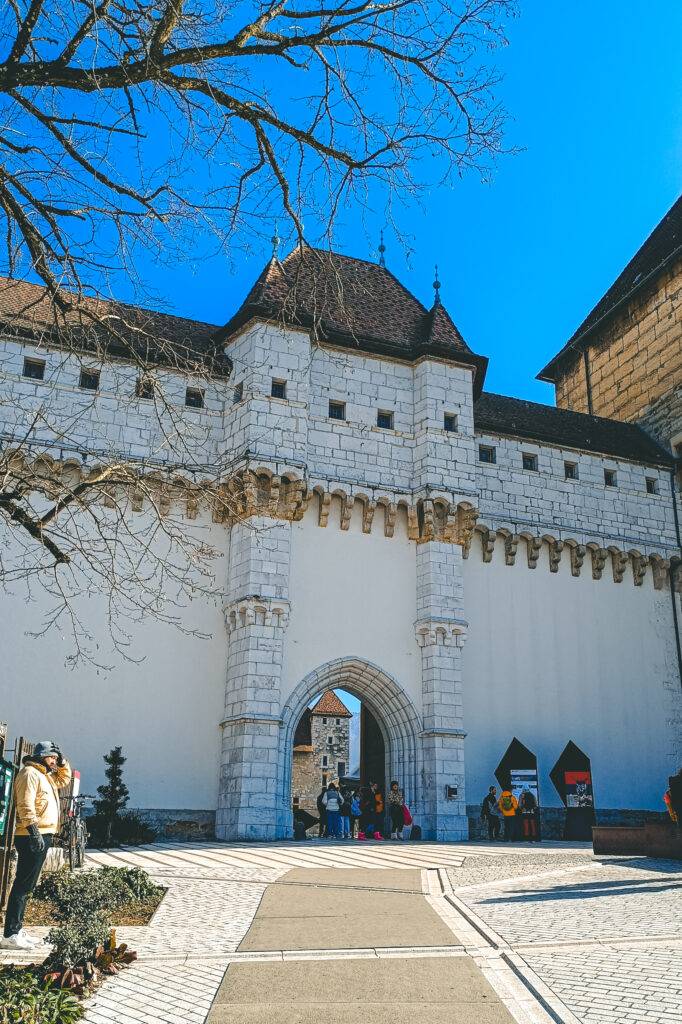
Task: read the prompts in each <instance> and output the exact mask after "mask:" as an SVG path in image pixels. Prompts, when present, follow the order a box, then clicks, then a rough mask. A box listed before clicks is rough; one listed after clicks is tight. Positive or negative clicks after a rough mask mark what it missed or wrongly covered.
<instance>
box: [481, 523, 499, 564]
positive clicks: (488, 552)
mask: <svg viewBox="0 0 682 1024" xmlns="http://www.w3.org/2000/svg"><path fill="white" fill-rule="evenodd" d="M477 530H478V533H479V535H480V538H481V552H482V554H483V561H484V562H492V560H493V552H494V550H495V541H496V539H497V538H496V535H495V532H494V531H493V530H489V529H488V527H487V526H478V527H477Z"/></svg>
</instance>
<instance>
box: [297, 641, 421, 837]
mask: <svg viewBox="0 0 682 1024" xmlns="http://www.w3.org/2000/svg"><path fill="white" fill-rule="evenodd" d="M334 689H343V690H345V691H346V692H347V693H350V694H352V695H353V696H355V697H357V698H358V700H360V701H362V704H363V707H364V708H366V709H367V711H368V712H369V713H370V715H371V717H372V719H373V720H374V722H375V723H376V726H377V727H378V729H379V731H380V733H381V738H382V740H383V746H384V757H385V772H386V775H387V776H388V777H389V778H395V779H398V780H399V781H400V783H401V785H402V787H403V789H404V792H405V798H406V800H407V802H408V804H409V806H410V808H411V810H412V812H413V814H414V815H415V818H417V820H418V818H419V816H421V815H422V812H423V798H422V786H423V781H424V780H423V771H422V764H423V759H422V731H423V730H422V725H421V721H420V719H419V716H418V714H417V712H416V711H415V709H414V707H413V705H412V702H411V701H410V699H409V697H408V696H407V694H406V693H405V692H404V690H403V689H402V688H401V687H400V686H399V685H398V683H397V682H396V681H395V679H393V678H391V676H389V675H388V674H387V673H386V672H384V671H382V669H380V668H379V667H378V666H377V665H373V664H371V663H370V662H368V661H365V660H363V659H360V658H353V657H351V658H341V659H338V660H336V661H331V662H328V663H327V664H326V665H322V666H321V667H320V668H318V669H316V670H315V671H314V672H311V673H310V674H309V675H307V676H306V677H305V679H303V680H302V682H301V683H299V685H298V686H297V687H296V689H295V690H294V692H293V693H292V694H291V696H290V697H289V700H288V701H287V703H286V704H285V706H284V708H283V710H282V728H281V740H280V744H281V745H280V759H279V763H280V765H282V767H283V771H282V772H281V778H280V785H279V786H278V793H277V804H278V812H279V813H278V832H279V834H280V835H281V836H286V837H288V836H291V835H292V834H293V818H292V810H291V792H292V790H291V784H292V764H293V758H292V751H293V745H294V735H295V732H296V729H297V727H298V725H299V723H300V721H301V718H302V716H303V715H304V714H305V711H306V709H307V708H308V706H309V704H310V702H311V701H312V700H313V698H315V697H316V696H318V695H319V694H320V693H321V692H323V691H325V690H334Z"/></svg>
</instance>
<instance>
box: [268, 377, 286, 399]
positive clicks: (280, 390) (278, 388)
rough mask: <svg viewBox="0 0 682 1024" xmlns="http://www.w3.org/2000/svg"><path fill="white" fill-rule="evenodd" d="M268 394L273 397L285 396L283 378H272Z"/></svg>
mask: <svg viewBox="0 0 682 1024" xmlns="http://www.w3.org/2000/svg"><path fill="white" fill-rule="evenodd" d="M270 394H271V395H272V397H273V398H286V397H287V382H286V381H285V380H273V382H272V387H271V389H270Z"/></svg>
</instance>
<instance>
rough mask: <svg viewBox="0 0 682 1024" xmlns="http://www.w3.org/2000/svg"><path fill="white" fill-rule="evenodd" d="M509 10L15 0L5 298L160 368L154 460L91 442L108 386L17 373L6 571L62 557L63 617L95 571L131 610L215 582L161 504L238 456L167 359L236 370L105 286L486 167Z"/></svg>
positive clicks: (494, 150)
mask: <svg viewBox="0 0 682 1024" xmlns="http://www.w3.org/2000/svg"><path fill="white" fill-rule="evenodd" d="M514 10H515V2H514V0H332V2H329V0H275V2H273V0H261V2H258V0H243V2H229V0H191V2H187V0H8V2H7V3H6V4H5V5H3V10H2V13H0V40H2V41H3V42H2V43H1V44H0V45H1V46H2V52H1V54H0V56H1V58H2V63H0V97H1V98H2V99H1V100H0V104H1V106H0V219H1V221H2V238H3V241H4V260H3V262H4V263H5V267H6V271H7V273H8V274H9V276H10V277H18V276H21V275H22V274H30V275H32V276H33V277H34V278H37V279H38V280H39V281H40V282H41V286H42V291H41V293H40V294H37V293H33V294H32V296H27V295H23V294H22V296H21V297H20V301H18V302H17V303H15V304H14V305H13V306H12V309H11V311H10V312H11V313H12V315H13V316H12V317H9V318H8V315H7V314H6V313H5V314H3V324H4V333H5V334H6V333H7V331H9V332H10V334H12V333H13V334H14V336H15V337H16V338H19V339H21V338H22V337H24V336H28V335H30V336H31V338H32V341H33V343H35V341H36V326H35V323H34V321H35V320H36V314H39V315H37V320H38V328H37V331H38V339H37V340H38V343H39V344H42V345H46V346H48V347H51V350H52V351H59V352H60V353H61V354H62V358H63V361H64V365H66V363H67V362H68V360H69V358H70V357H73V356H77V357H78V358H79V359H82V357H83V354H84V353H85V354H87V357H88V358H89V359H90V360H91V361H93V362H94V363H95V364H98V365H102V364H104V363H106V362H107V361H108V360H110V359H112V358H116V359H119V360H121V361H122V362H124V363H125V364H126V365H128V366H132V367H133V369H134V371H135V374H136V375H137V377H138V378H139V380H141V381H143V382H145V381H147V382H149V386H150V388H151V392H150V398H151V401H152V402H153V404H154V409H155V415H156V419H157V423H158V439H159V440H158V444H157V448H158V451H154V450H153V449H152V450H151V451H149V452H148V453H147V456H146V461H145V459H142V457H141V456H140V458H139V459H136V458H134V457H132V455H131V453H130V452H128V451H125V450H123V449H121V448H120V447H117V446H116V443H115V441H114V440H113V439H112V437H111V434H110V433H109V434H107V437H106V444H105V443H104V441H105V439H104V433H106V432H103V441H102V445H101V447H100V449H98V450H96V451H95V450H93V445H90V446H88V445H87V444H85V443H84V441H83V430H82V429H81V425H82V423H83V422H85V421H86V420H87V422H88V423H89V424H91V423H92V411H93V409H92V405H90V406H89V405H88V403H86V402H81V403H80V404H78V403H77V404H76V407H75V408H74V409H71V410H70V411H69V412H67V411H65V409H64V407H63V402H60V401H58V400H57V399H56V398H55V399H54V401H52V400H51V399H50V397H49V394H48V393H47V392H45V396H43V397H41V399H40V401H36V402H33V403H31V404H30V408H24V409H22V410H21V411H20V412H18V411H17V408H16V402H15V400H14V397H13V394H12V389H11V388H9V391H8V390H7V389H5V395H4V399H3V405H2V407H1V409H0V411H2V412H3V416H2V419H3V421H4V424H3V427H2V432H3V436H2V440H1V443H2V448H1V449H0V521H2V522H3V523H4V524H5V527H6V528H7V529H8V530H9V531H10V533H11V536H12V537H13V539H15V540H16V539H17V538H20V539H21V544H20V545H19V549H18V554H17V552H16V551H15V552H14V554H12V555H9V554H5V555H3V556H2V561H1V562H0V574H1V575H2V577H3V579H4V582H5V583H6V584H7V583H10V584H11V583H12V581H14V580H16V579H18V578H22V579H23V580H29V581H30V580H32V579H33V578H35V579H36V580H40V581H42V582H44V580H45V577H46V574H47V577H48V578H49V586H50V588H51V592H52V593H53V594H55V595H56V597H57V599H58V600H57V605H58V607H59V609H60V611H59V612H58V613H56V614H58V615H61V614H64V609H66V608H69V611H68V614H69V615H72V614H74V613H73V611H72V607H71V606H70V605H69V601H70V599H71V597H72V596H73V594H74V593H80V594H87V593H88V592H89V591H90V589H91V588H94V589H98V590H100V591H102V592H104V593H108V594H110V595H111V594H113V595H114V596H115V597H116V599H117V600H118V601H119V602H120V605H121V606H126V608H127V609H128V611H129V612H132V613H133V614H138V615H146V614H149V612H150V611H153V613H154V614H159V615H161V616H162V617H163V616H164V615H166V614H167V615H168V616H169V617H170V618H174V619H175V620H177V619H178V615H177V614H175V613H173V614H171V613H170V612H168V606H169V605H173V604H174V602H175V600H176V597H177V594H178V593H182V592H184V591H186V590H188V589H189V590H190V591H195V590H196V589H197V588H198V589H203V588H209V587H210V583H211V574H212V569H211V566H212V565H213V564H214V555H215V552H213V551H212V550H211V549H210V548H209V547H208V546H207V545H204V543H203V541H202V539H201V531H199V535H198V537H197V536H191V535H190V534H188V531H187V530H186V527H185V526H182V525H180V524H179V523H176V522H174V521H172V516H169V513H168V508H167V507H166V506H168V504H169V502H168V494H169V493H170V492H171V491H172V492H173V494H174V495H176V492H177V491H178V488H181V486H185V484H184V483H183V484H182V485H181V484H180V483H179V482H178V480H179V476H178V473H179V470H180V469H181V468H182V469H183V471H184V476H183V478H182V479H183V481H186V480H187V479H191V480H198V479H199V478H201V486H202V487H206V486H207V483H208V481H209V477H211V479H212V481H213V484H215V485H216V486H217V484H218V483H219V481H220V479H221V474H224V473H225V470H226V466H225V465H220V466H217V467H213V470H212V476H211V474H208V472H207V470H206V467H205V466H202V461H201V451H202V443H204V444H205V442H206V438H205V437H204V438H203V439H202V437H201V436H200V435H201V430H198V431H196V432H194V433H193V432H192V431H191V430H190V431H189V432H188V430H187V428H186V424H184V421H183V423H180V422H179V421H178V414H177V408H176V406H174V405H173V403H171V402H168V401H167V399H166V397H165V391H164V389H163V388H162V387H159V386H156V384H155V381H156V380H157V376H158V374H159V372H160V368H161V371H162V372H163V369H164V368H165V370H166V371H168V372H170V371H171V370H176V371H180V372H182V373H184V374H188V375H189V376H190V377H191V378H192V380H193V381H194V382H195V383H196V385H197V387H198V389H200V390H201V389H202V388H203V387H204V384H202V380H203V381H208V380H209V379H210V381H211V382H212V386H213V384H215V382H216V381H223V382H224V381H225V380H226V379H227V377H228V375H229V365H228V362H229V361H226V360H225V359H224V357H223V355H222V352H221V351H220V349H219V347H213V348H212V347H211V341H210V331H207V332H203V333H202V331H201V330H199V335H200V336H201V337H200V341H199V342H198V343H197V341H196V334H197V332H196V330H195V329H194V328H192V329H190V328H189V327H188V329H187V332H186V334H183V335H182V336H181V337H179V336H178V332H177V329H176V328H173V329H168V324H169V323H170V321H169V320H164V319H163V318H162V317H158V316H155V315H154V314H145V313H144V311H140V310H139V309H134V308H132V307H128V306H122V305H121V304H119V303H115V302H114V303H112V302H111V301H110V297H111V294H112V291H113V290H115V287H116V285H117V283H119V282H120V281H121V278H122V275H125V276H126V277H127V278H128V279H129V280H130V281H131V282H132V283H133V285H134V286H135V289H136V290H138V291H139V290H142V291H143V290H144V283H145V282H144V276H145V275H144V267H145V264H146V262H148V261H149V260H150V259H154V260H162V259H169V258H177V254H178V252H182V251H187V248H188V246H190V245H191V244H195V242H196V239H197V238H198V237H200V236H204V235H209V236H210V235H213V236H215V238H216V239H217V240H218V241H219V243H220V244H221V245H224V246H227V247H228V248H229V249H230V250H231V251H235V250H237V249H238V248H240V247H242V246H243V245H244V243H245V239H247V238H249V239H252V240H253V239H262V238H264V237H267V235H269V234H271V233H272V230H273V227H272V225H273V223H274V221H275V219H276V217H277V216H278V215H279V216H280V218H282V221H283V222H284V223H285V224H286V225H287V226H286V227H285V232H286V233H287V234H288V236H289V237H292V238H294V240H298V241H299V242H300V241H301V240H302V239H303V235H304V224H305V226H306V234H307V235H310V234H311V233H312V234H313V235H314V236H315V237H316V239H318V240H319V238H320V237H322V236H325V237H326V238H327V240H329V239H331V238H332V237H333V230H334V224H335V221H336V219H337V217H338V215H339V211H340V210H341V209H343V208H345V207H346V206H348V205H349V204H352V203H358V204H362V205H365V204H367V202H368V197H369V198H370V199H371V198H372V197H375V196H380V197H381V201H382V202H385V201H390V199H391V197H394V196H400V195H405V194H409V195H413V196H414V195H419V194H420V192H421V191H422V190H423V189H425V188H426V187H430V186H432V185H433V184H434V183H443V182H448V181H450V180H451V179H452V178H453V177H456V176H457V175H458V174H461V173H462V172H464V171H467V170H475V171H478V172H481V173H485V172H486V170H487V169H488V168H489V167H490V165H491V163H492V162H493V161H494V159H495V157H496V156H497V154H499V153H500V152H501V151H502V147H503V129H504V122H505V114H504V111H503V110H502V109H501V107H500V106H499V105H498V103H497V101H496V99H495V97H494V87H495V85H496V82H497V77H496V73H495V71H494V69H493V68H492V67H491V65H490V60H489V51H491V50H493V49H495V48H496V47H498V46H500V45H502V44H503V43H504V42H505V37H504V25H505V21H506V19H507V17H509V16H511V15H512V14H513V13H514ZM198 169H200V173H198ZM136 294H137V291H136ZM105 300H106V301H105ZM10 320H12V322H11V323H10ZM1 369H2V368H1V367H0V370H1ZM51 372H53V373H54V372H56V371H55V367H54V366H53V367H52V371H51ZM145 386H146V385H145ZM56 394H57V392H56V391H55V395H56ZM137 397H138V398H139V395H138V396H137ZM93 401H94V400H93ZM89 429H92V428H91V426H90V428H89ZM65 453H66V454H65ZM78 460H80V464H78ZM141 461H142V462H143V463H144V465H143V466H141ZM84 466H87V469H84ZM202 473H203V475H202ZM150 474H151V476H150ZM145 480H147V481H148V482H147V483H145V482H144V481H145ZM150 480H151V482H149V481H150ZM171 481H172V485H171ZM145 488H147V491H146V493H145V498H146V501H147V507H148V509H150V510H151V514H152V523H151V525H150V523H147V524H146V525H145V529H144V530H143V531H140V530H139V529H136V527H134V526H133V525H131V522H133V520H131V518H130V516H129V515H128V511H129V507H130V504H131V502H132V501H133V500H139V495H140V493H141V491H144V489H145ZM133 495H137V498H136V499H133V497H132V496H133ZM160 496H163V500H162V499H161V497H160ZM233 497H234V496H232V498H233ZM232 498H229V497H228V496H227V494H226V493H225V492H223V495H222V497H221V499H220V500H221V501H223V502H224V503H225V504H226V505H227V504H229V503H230V501H232ZM170 504H171V505H172V504H173V503H172V502H171V503H170ZM162 505H163V506H164V507H163V508H162V507H161V506H162ZM234 511H235V509H234V507H230V508H229V509H228V508H227V507H226V509H225V512H226V514H227V513H229V514H233V513H234ZM162 513H163V514H162ZM213 514H214V516H215V514H216V510H215V507H214V509H213ZM150 530H151V532H152V533H157V532H160V533H161V534H162V535H163V541H162V542H161V543H160V544H159V545H157V550H158V551H160V552H162V554H160V555H158V556H155V562H154V566H153V569H149V567H148V565H147V566H146V567H145V568H142V561H144V559H143V555H144V556H145V557H147V559H148V558H149V552H150V550H151V548H152V545H151V544H150V543H149V538H150ZM157 539H158V538H157ZM13 550H14V549H13ZM121 559H123V561H121ZM127 559H128V560H129V562H130V564H129V566H128V568H127V569H126V568H125V563H126V560H127ZM76 565H77V566H78V580H77V581H76V579H75V578H74V574H75V573H76ZM122 565H123V566H124V567H123V568H122V567H121V566H122ZM188 567H191V569H192V571H191V572H190V573H189V574H188V571H187V569H188ZM69 573H71V579H70V584H69V586H66V585H65V583H64V578H65V575H67V576H68V574H69ZM67 592H68V593H67ZM171 595H172V596H171ZM62 598H63V600H62ZM120 611H121V607H118V608H117V609H116V616H118V614H119V613H120ZM116 616H114V618H115V617H116ZM79 629H80V630H81V634H82V635H85V634H86V633H87V630H86V628H85V627H84V626H82V625H81V626H80V627H79ZM121 642H124V641H121Z"/></svg>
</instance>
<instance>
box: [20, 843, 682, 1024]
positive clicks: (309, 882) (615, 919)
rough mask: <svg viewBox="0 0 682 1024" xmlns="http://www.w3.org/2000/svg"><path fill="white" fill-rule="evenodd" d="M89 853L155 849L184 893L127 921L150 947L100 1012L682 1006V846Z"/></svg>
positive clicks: (162, 1019) (571, 1011) (200, 1017)
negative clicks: (624, 852)
mask: <svg viewBox="0 0 682 1024" xmlns="http://www.w3.org/2000/svg"><path fill="white" fill-rule="evenodd" d="M88 862H89V866H92V867H95V866H98V865H104V864H117V865H125V864H127V865H136V866H140V867H143V868H145V870H147V871H149V872H150V873H151V874H152V876H153V877H154V878H155V879H156V880H157V881H158V882H159V883H161V884H163V885H164V886H167V887H168V893H167V895H166V897H165V899H164V901H163V902H162V904H161V906H160V908H159V910H158V911H157V913H156V915H155V916H154V918H153V920H152V922H151V923H150V925H148V926H146V927H139V928H121V929H119V932H118V934H119V937H120V939H121V940H122V941H125V942H128V943H130V944H131V946H133V947H134V948H135V949H137V951H138V953H139V961H138V962H137V963H136V964H134V965H133V966H132V967H131V968H130V969H129V970H127V971H125V972H123V973H122V974H120V975H119V976H117V977H116V978H113V979H109V980H107V981H106V982H105V983H104V985H103V986H102V987H101V988H100V990H99V991H98V992H97V994H96V995H95V996H94V997H93V998H92V999H91V1000H90V1001H89V1003H88V1010H87V1013H86V1017H85V1020H86V1022H87V1024H184V1022H189V1024H204V1022H207V1024H241V1022H245V1021H251V1022H254V1024H260V1022H263V1024H265V1022H266V1021H267V1022H268V1024H272V1022H273V1021H274V1022H276V1024H278V1022H282V1024H299V1022H300V1024H303V1022H309V1021H313V1020H318V1019H320V1018H321V1017H324V1018H325V1019H326V1020H327V1021H332V1022H338V1024H346V1022H348V1024H350V1022H351V1021H355V1020H358V1021H360V1020H367V1019H372V1020H374V1021H377V1020H378V1021H380V1022H382V1024H383V1022H384V1021H386V1022H388V1021H394V1020H396V1019H399V1020H402V1019H410V1020H416V1021H422V1020H423V1021H427V1020H428V1021H429V1022H431V1024H433V1022H434V1021H435V1022H437V1024H440V1022H441V1021H442V1022H443V1024H444V1022H445V1021H448V1022H449V1024H459V1022H462V1024H464V1022H470V1021H473V1020H476V1021H477V1022H479V1024H503V1022H510V1021H517V1022H520V1024H530V1022H535V1024H550V1022H553V1024H579V1022H585V1024H640V1022H641V1024H664V1022H670V1024H673V1022H679V1021H680V1020H681V1019H682V893H681V890H682V864H681V863H679V862H672V861H663V860H653V859H647V858H616V857H610V858H595V857H594V856H593V855H592V853H591V850H590V849H589V848H588V847H582V846H580V845H577V844H572V845H570V846H569V845H567V844H560V843H555V844H546V845H544V846H543V847H542V848H541V849H540V848H534V849H530V848H528V847H514V846H509V847H505V846H502V845H489V844H484V843H477V844H462V845H446V844H442V845H435V844H429V843H423V844H416V843H415V844H407V843H406V844H404V845H400V846H398V845H397V844H390V845H389V844H388V843H387V844H385V845H383V846H380V845H378V844H377V845H371V846H370V845H369V844H368V845H366V846H365V845H360V844H349V843H346V844H342V843H339V844H336V843H330V842H325V841H321V842H308V843H306V844H293V843H280V844H267V845H265V844H263V845H242V844H235V845H225V844H212V843H204V844H182V845H181V844H163V845H161V844H157V845H150V846H146V847H138V848H135V849H132V848H128V849H120V850H112V851H109V852H106V853H104V852H97V851H93V852H91V853H90V854H89V856H88ZM32 931H33V932H34V933H36V934H39V933H41V931H42V932H43V933H44V932H45V931H46V929H42V930H41V929H32ZM2 956H3V958H5V959H7V958H8V957H9V954H2ZM14 959H16V956H15V957H14ZM25 959H28V958H25Z"/></svg>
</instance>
